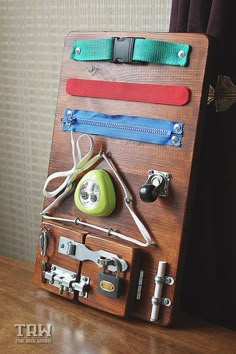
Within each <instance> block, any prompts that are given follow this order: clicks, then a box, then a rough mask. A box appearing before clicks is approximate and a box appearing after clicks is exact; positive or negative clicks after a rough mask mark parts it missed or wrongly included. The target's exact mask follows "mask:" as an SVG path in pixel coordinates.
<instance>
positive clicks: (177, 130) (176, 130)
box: [174, 123, 181, 133]
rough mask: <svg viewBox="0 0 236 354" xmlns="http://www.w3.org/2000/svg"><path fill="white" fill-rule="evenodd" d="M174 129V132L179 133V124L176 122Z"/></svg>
mask: <svg viewBox="0 0 236 354" xmlns="http://www.w3.org/2000/svg"><path fill="white" fill-rule="evenodd" d="M174 131H175V132H176V133H179V132H180V131H181V126H180V125H179V124H178V123H176V124H175V125H174Z"/></svg>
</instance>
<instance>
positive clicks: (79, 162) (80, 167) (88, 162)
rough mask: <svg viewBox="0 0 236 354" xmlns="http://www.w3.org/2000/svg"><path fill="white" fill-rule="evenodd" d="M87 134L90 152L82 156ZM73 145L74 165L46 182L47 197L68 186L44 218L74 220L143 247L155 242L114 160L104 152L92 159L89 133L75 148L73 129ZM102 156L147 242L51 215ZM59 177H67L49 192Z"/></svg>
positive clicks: (45, 193) (43, 215) (63, 220)
mask: <svg viewBox="0 0 236 354" xmlns="http://www.w3.org/2000/svg"><path fill="white" fill-rule="evenodd" d="M83 136H86V137H87V138H88V139H89V151H88V153H87V154H86V155H85V156H84V157H83V158H82V157H81V151H80V147H79V141H80V139H81V138H82V137H83ZM71 146H72V156H73V161H74V166H73V168H72V169H71V170H69V171H64V172H56V173H53V174H52V175H51V176H49V177H48V178H47V180H46V182H45V185H44V188H43V194H44V196H45V197H46V198H50V197H54V196H55V195H57V194H58V193H59V192H60V191H62V189H63V188H66V189H65V190H64V192H63V193H62V194H60V195H59V196H58V197H57V198H56V199H55V200H54V201H53V202H52V203H51V204H50V205H49V206H48V207H46V208H45V209H44V210H43V211H42V212H41V215H42V217H43V218H45V219H50V220H55V221H62V222H72V223H74V224H76V225H83V226H86V227H90V228H93V229H95V230H99V231H102V232H105V233H106V234H108V235H113V236H116V237H119V238H120V239H122V240H125V241H129V242H132V243H134V244H136V245H138V246H141V247H147V246H150V245H151V244H154V243H153V241H152V239H151V236H150V234H149V232H148V230H147V229H146V227H145V226H144V224H143V223H142V222H141V220H140V219H139V218H138V217H137V215H136V214H135V212H134V210H133V209H132V208H131V202H132V197H131V195H130V193H129V192H128V189H127V187H126V185H125V183H124V182H123V181H122V179H121V177H120V175H119V174H118V171H117V170H116V168H115V166H114V164H113V162H112V161H111V160H110V159H109V158H108V157H107V155H106V154H105V153H104V152H100V153H99V154H98V155H96V156H94V157H93V158H92V159H91V156H92V154H93V150H94V142H93V139H92V138H91V137H90V136H89V135H87V134H82V135H81V136H80V137H79V138H78V139H77V142H76V149H75V143H74V138H73V134H72V131H71ZM76 152H77V156H76ZM101 157H103V159H104V160H105V161H106V162H107V164H108V165H109V166H110V168H111V169H112V171H113V172H114V174H115V176H116V178H117V180H118V181H119V183H120V185H121V187H122V189H123V191H124V195H125V196H124V203H125V206H126V207H127V209H128V210H129V212H130V214H131V216H132V218H133V220H134V222H135V223H136V225H137V227H138V229H139V231H140V232H141V234H142V236H143V238H144V240H145V242H141V241H138V240H136V239H134V238H132V237H129V236H126V235H124V234H121V233H119V232H116V231H113V230H112V229H106V228H103V227H100V226H96V225H93V224H89V223H87V222H84V221H81V220H80V219H79V218H77V219H74V220H73V219H64V218H58V217H54V216H50V215H48V214H47V213H48V211H49V210H50V209H51V208H52V207H53V206H55V204H57V203H58V202H59V201H61V200H62V199H63V198H65V197H66V196H67V195H68V194H69V193H71V191H72V190H73V182H74V181H75V179H76V178H77V176H78V175H79V174H80V173H81V172H83V171H85V170H87V169H88V168H90V167H91V166H92V165H94V164H95V163H96V162H97V161H98V160H99V159H100V158H101ZM58 177H66V179H65V181H64V182H63V183H62V184H61V185H60V186H59V187H58V188H57V189H55V190H54V191H52V192H48V191H47V186H48V184H49V182H50V181H52V180H53V179H55V178H58Z"/></svg>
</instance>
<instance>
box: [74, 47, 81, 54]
mask: <svg viewBox="0 0 236 354" xmlns="http://www.w3.org/2000/svg"><path fill="white" fill-rule="evenodd" d="M80 53H81V49H80V47H77V48H75V54H77V55H79V54H80Z"/></svg>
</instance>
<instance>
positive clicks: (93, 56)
mask: <svg viewBox="0 0 236 354" xmlns="http://www.w3.org/2000/svg"><path fill="white" fill-rule="evenodd" d="M114 43H115V39H114V38H107V39H92V40H79V41H74V43H73V50H72V53H71V58H72V59H74V60H79V61H87V60H112V59H113V48H114ZM189 52H190V46H189V44H181V43H173V42H163V41H157V40H151V39H143V38H137V39H135V42H134V50H133V56H132V59H133V61H138V62H139V61H141V62H147V63H153V64H167V65H178V66H186V65H187V64H188V57H189Z"/></svg>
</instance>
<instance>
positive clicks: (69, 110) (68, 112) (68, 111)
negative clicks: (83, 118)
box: [66, 109, 73, 117]
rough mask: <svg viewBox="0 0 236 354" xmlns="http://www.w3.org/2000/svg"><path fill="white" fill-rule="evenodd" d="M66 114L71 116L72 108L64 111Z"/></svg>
mask: <svg viewBox="0 0 236 354" xmlns="http://www.w3.org/2000/svg"><path fill="white" fill-rule="evenodd" d="M66 115H67V117H72V116H73V113H72V110H71V109H68V110H67V111H66Z"/></svg>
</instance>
